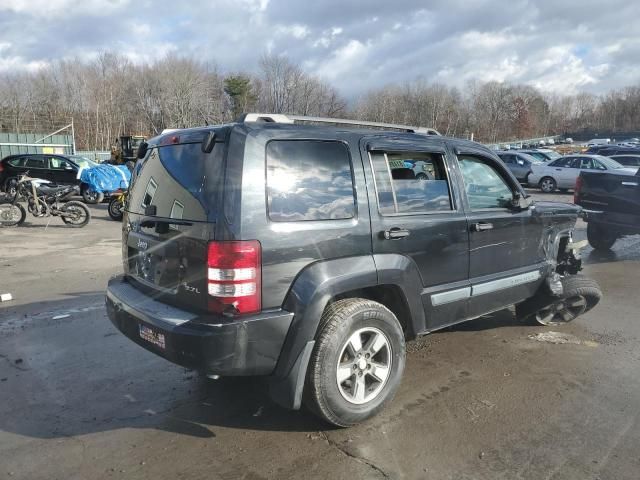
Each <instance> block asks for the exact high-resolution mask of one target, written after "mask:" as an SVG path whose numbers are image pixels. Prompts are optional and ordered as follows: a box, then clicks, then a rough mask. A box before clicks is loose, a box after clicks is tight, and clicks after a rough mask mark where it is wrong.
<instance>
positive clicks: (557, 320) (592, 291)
mask: <svg viewBox="0 0 640 480" xmlns="http://www.w3.org/2000/svg"><path fill="white" fill-rule="evenodd" d="M561 282H562V289H563V292H562V295H559V296H553V295H551V294H547V293H542V294H538V295H536V296H535V297H532V298H530V299H528V300H525V301H524V302H522V303H520V304H518V305H516V316H518V317H519V318H525V319H526V320H527V321H528V323H532V324H538V325H545V326H557V325H564V324H566V323H569V322H571V321H573V320H575V319H576V318H578V317H579V316H580V315H582V314H584V313H586V312H588V311H589V310H591V309H592V308H593V307H595V306H596V305H597V304H598V303H599V302H600V300H601V299H602V291H601V290H600V286H599V285H598V282H596V281H595V280H593V279H591V278H588V277H585V276H584V275H570V276H567V277H563V278H562V279H561Z"/></svg>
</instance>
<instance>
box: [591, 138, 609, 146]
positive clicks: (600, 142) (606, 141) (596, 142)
mask: <svg viewBox="0 0 640 480" xmlns="http://www.w3.org/2000/svg"><path fill="white" fill-rule="evenodd" d="M610 143H611V139H610V138H592V139H591V140H589V141H588V142H587V147H595V146H597V145H609V144H610Z"/></svg>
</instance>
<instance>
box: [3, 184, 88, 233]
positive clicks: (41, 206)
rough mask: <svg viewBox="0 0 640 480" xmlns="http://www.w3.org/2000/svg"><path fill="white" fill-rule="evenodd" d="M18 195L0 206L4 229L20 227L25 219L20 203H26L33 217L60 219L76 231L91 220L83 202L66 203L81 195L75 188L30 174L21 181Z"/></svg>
mask: <svg viewBox="0 0 640 480" xmlns="http://www.w3.org/2000/svg"><path fill="white" fill-rule="evenodd" d="M15 186H16V190H15V195H13V198H11V199H10V200H7V199H6V198H5V200H4V202H2V203H0V222H2V225H3V226H13V225H21V224H22V223H23V222H24V220H25V219H26V216H27V215H26V211H25V210H24V207H22V205H20V203H18V201H19V200H24V201H26V202H27V209H28V210H29V212H31V214H32V215H33V216H34V217H50V216H54V217H60V218H61V219H62V221H63V222H64V223H65V224H67V225H69V226H70V227H74V228H81V227H84V226H85V225H87V224H88V223H89V221H90V220H91V212H89V209H88V208H87V207H86V206H85V205H84V204H83V203H81V202H76V201H66V199H67V198H69V197H70V196H71V195H73V194H75V193H77V192H78V187H76V186H73V185H60V186H58V185H51V184H48V183H44V181H43V180H41V179H38V178H32V177H29V176H28V172H27V174H24V175H21V176H20V177H18V181H17V182H16V184H15Z"/></svg>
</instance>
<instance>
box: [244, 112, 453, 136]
mask: <svg viewBox="0 0 640 480" xmlns="http://www.w3.org/2000/svg"><path fill="white" fill-rule="evenodd" d="M240 121H241V122H244V123H247V122H258V123H259V122H266V123H289V124H292V123H300V122H302V123H304V122H307V123H326V124H331V125H352V126H355V127H374V128H379V129H390V130H399V131H401V132H409V133H421V134H424V135H440V132H438V131H437V130H435V129H433V128H427V127H412V126H410V125H397V124H395V123H380V122H365V121H362V120H349V119H347V118H330V117H308V116H305V115H285V114H282V113H246V114H245V115H244V117H243V118H241V120H240Z"/></svg>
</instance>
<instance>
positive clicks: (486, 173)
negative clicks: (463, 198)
mask: <svg viewBox="0 0 640 480" xmlns="http://www.w3.org/2000/svg"><path fill="white" fill-rule="evenodd" d="M458 162H459V164H460V170H461V172H462V177H463V179H464V186H465V191H466V193H467V198H468V200H469V206H470V207H471V209H472V210H478V209H485V208H505V207H507V206H508V205H509V203H510V202H511V200H512V199H513V192H512V191H511V189H510V188H509V185H508V184H507V182H506V181H505V180H504V179H503V178H502V175H500V173H498V171H497V170H496V169H495V168H494V167H493V166H492V165H491V163H490V162H489V161H488V160H485V159H483V158H480V157H472V156H467V155H460V156H459V157H458Z"/></svg>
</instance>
